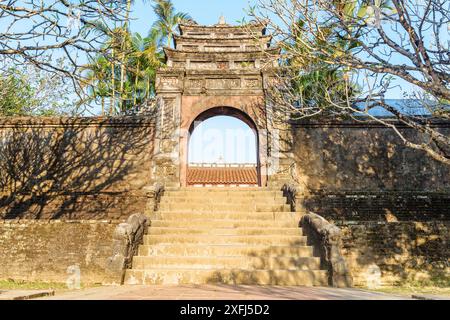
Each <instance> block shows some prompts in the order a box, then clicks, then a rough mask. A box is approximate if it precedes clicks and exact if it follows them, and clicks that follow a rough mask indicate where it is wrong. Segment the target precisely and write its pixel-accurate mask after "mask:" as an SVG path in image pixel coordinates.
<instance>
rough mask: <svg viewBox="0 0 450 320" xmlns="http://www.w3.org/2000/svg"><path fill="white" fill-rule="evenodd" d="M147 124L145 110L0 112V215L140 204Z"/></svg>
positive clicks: (133, 208)
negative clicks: (42, 114)
mask: <svg viewBox="0 0 450 320" xmlns="http://www.w3.org/2000/svg"><path fill="white" fill-rule="evenodd" d="M153 129H154V123H153V119H152V117H121V118H1V119H0V218H7V219H11V218H36V219H40V218H58V219H104V218H109V219H119V218H120V219H122V220H124V219H126V218H127V217H128V216H129V215H130V214H132V213H136V212H143V211H144V208H145V203H146V197H145V194H144V193H143V192H142V188H143V187H144V186H146V185H148V184H149V183H150V181H151V180H150V179H151V172H152V165H151V161H152V156H153V141H154V130H153Z"/></svg>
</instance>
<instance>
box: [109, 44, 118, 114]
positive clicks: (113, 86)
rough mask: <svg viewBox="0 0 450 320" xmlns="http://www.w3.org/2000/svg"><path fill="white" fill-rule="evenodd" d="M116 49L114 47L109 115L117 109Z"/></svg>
mask: <svg viewBox="0 0 450 320" xmlns="http://www.w3.org/2000/svg"><path fill="white" fill-rule="evenodd" d="M114 59H115V57H114V49H112V60H113V62H112V68H111V83H112V95H111V106H110V108H109V115H112V113H113V111H114V110H115V109H116V63H115V61H114Z"/></svg>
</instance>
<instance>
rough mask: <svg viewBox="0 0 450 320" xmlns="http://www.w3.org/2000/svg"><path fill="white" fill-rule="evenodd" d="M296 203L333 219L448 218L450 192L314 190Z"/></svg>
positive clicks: (339, 220) (342, 220)
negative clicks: (337, 191)
mask: <svg viewBox="0 0 450 320" xmlns="http://www.w3.org/2000/svg"><path fill="white" fill-rule="evenodd" d="M297 206H298V207H299V208H303V210H307V211H312V212H315V213H317V214H320V215H321V216H322V217H324V218H325V219H327V220H329V221H332V222H346V221H387V222H396V221H433V220H435V221H436V220H437V221H450V192H448V193H440V192H420V191H417V192H399V191H390V192H379V191H378V192H377V191H373V192H364V191H360V192H355V191H349V192H339V193H336V192H325V191H324V192H314V193H310V194H308V195H304V196H301V197H298V199H297Z"/></svg>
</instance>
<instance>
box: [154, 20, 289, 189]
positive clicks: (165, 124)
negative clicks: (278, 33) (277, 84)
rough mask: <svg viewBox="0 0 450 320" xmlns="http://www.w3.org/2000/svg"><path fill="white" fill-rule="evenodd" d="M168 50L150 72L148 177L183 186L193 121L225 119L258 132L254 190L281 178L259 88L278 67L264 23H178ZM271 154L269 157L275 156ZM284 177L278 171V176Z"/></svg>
mask: <svg viewBox="0 0 450 320" xmlns="http://www.w3.org/2000/svg"><path fill="white" fill-rule="evenodd" d="M179 29H180V35H178V36H175V49H170V48H165V54H166V59H167V64H166V65H167V66H166V67H164V68H162V69H161V70H160V71H159V72H158V74H157V80H156V81H157V83H156V86H157V97H158V101H159V106H158V116H157V123H156V124H157V125H156V141H155V142H156V144H155V156H154V159H155V160H154V166H153V170H154V172H153V179H154V181H155V182H162V183H164V184H165V185H166V186H174V187H176V186H186V185H187V184H188V181H187V176H188V161H187V152H188V143H189V133H190V130H192V126H193V125H194V122H195V121H196V120H199V119H200V120H201V118H202V117H210V116H211V114H214V115H232V116H235V117H237V118H239V119H241V120H243V121H244V122H246V123H247V124H251V127H253V128H254V130H255V131H256V132H257V141H258V146H257V149H258V166H257V170H258V171H257V172H258V185H259V186H267V185H273V184H274V183H279V182H280V180H283V179H284V178H285V177H284V175H286V173H285V172H286V170H285V169H286V168H284V167H283V165H284V164H283V161H280V159H281V158H283V157H286V153H285V152H280V150H279V144H278V140H279V139H278V136H277V135H276V134H275V135H274V133H277V132H278V130H276V129H277V128H275V127H274V125H273V123H272V122H271V114H272V111H271V107H270V106H269V105H268V104H267V103H266V101H265V98H264V97H265V87H266V86H267V85H268V83H270V81H271V80H272V79H273V77H272V76H271V74H272V73H271V70H273V68H275V67H277V62H276V61H277V60H276V59H274V57H276V56H277V54H278V52H279V51H278V49H277V48H272V47H271V46H270V42H271V37H270V36H269V35H266V30H265V25H263V24H258V23H254V24H249V25H246V26H230V25H227V24H225V23H224V22H223V21H222V22H221V23H219V24H217V25H213V26H200V25H196V24H189V25H180V28H179ZM275 151H276V152H275ZM283 172H284V173H283Z"/></svg>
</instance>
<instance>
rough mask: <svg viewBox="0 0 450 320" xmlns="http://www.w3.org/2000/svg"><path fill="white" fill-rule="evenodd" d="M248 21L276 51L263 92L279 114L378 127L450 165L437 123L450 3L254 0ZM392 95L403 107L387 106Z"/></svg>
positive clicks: (449, 95)
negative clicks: (258, 25)
mask: <svg viewBox="0 0 450 320" xmlns="http://www.w3.org/2000/svg"><path fill="white" fill-rule="evenodd" d="M250 15H251V16H253V17H254V18H255V19H256V20H258V21H266V22H268V28H269V29H270V31H271V32H272V33H274V35H275V37H276V38H277V39H278V40H279V45H280V47H281V49H282V51H281V52H282V56H281V61H283V62H284V63H282V64H281V65H282V67H281V68H279V70H278V71H277V72H276V74H277V80H276V81H275V82H276V85H274V86H272V87H271V88H272V89H271V90H270V92H269V93H270V94H269V95H270V97H271V98H272V99H273V103H275V104H277V105H278V107H279V108H281V109H282V110H284V111H288V112H289V113H291V114H292V115H293V116H294V117H296V118H304V117H312V116H321V115H325V114H327V115H339V116H343V115H345V116H350V117H352V118H353V119H355V120H356V121H375V122H378V123H382V124H383V125H386V126H388V127H390V128H392V129H393V130H394V131H395V133H396V134H397V135H398V136H399V137H400V138H401V141H402V142H403V143H404V144H405V145H406V146H408V147H410V148H414V149H417V150H422V151H424V152H426V153H427V154H428V155H429V156H431V157H432V158H434V159H436V160H438V161H441V162H443V163H446V164H449V165H450V137H449V135H448V132H447V133H446V132H445V131H444V130H441V128H439V125H438V123H439V122H442V121H443V120H444V121H447V120H449V119H450V105H449V103H450V72H449V71H450V49H449V46H450V36H449V31H450V1H448V0H258V1H257V5H256V6H255V7H253V8H252V9H251V11H250ZM317 75H320V76H317ZM320 79H322V80H323V79H325V80H328V81H322V82H320V81H319V80H320ZM293 83H294V84H296V85H293ZM308 85H309V86H310V87H311V88H312V89H313V91H314V92H311V91H308V90H307V88H308ZM302 88H303V89H302ZM393 92H398V97H395V98H403V100H404V101H405V103H403V104H402V105H393V104H392V103H390V101H389V99H387V97H388V96H389V95H392V93H393ZM305 94H307V95H308V99H305ZM406 101H408V103H406ZM283 107H284V108H283ZM405 127H406V128H408V129H413V130H416V131H417V132H418V133H419V134H418V135H415V136H416V138H411V135H406V134H405V130H403V129H401V128H405ZM419 136H420V137H421V138H417V137H419Z"/></svg>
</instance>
